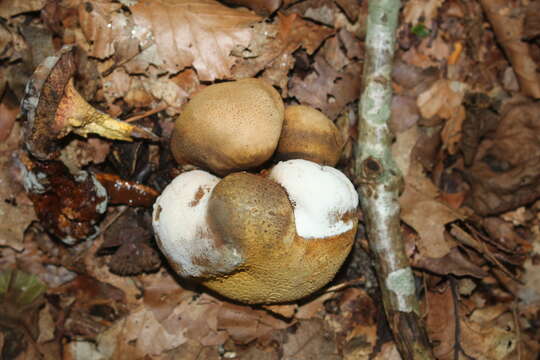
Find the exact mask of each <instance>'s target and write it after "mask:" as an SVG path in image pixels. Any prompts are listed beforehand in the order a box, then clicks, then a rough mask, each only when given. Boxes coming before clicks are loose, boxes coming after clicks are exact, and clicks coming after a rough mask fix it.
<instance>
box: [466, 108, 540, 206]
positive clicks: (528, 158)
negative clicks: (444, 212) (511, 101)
mask: <svg viewBox="0 0 540 360" xmlns="http://www.w3.org/2000/svg"><path fill="white" fill-rule="evenodd" d="M539 114H540V105H539V104H538V103H532V102H525V103H518V104H515V105H509V106H508V107H507V108H506V109H505V110H504V112H503V114H502V117H501V120H500V123H499V126H498V127H497V130H496V132H495V135H494V136H493V139H486V140H484V142H483V143H482V144H481V145H480V148H479V150H478V152H477V154H476V159H475V160H474V162H473V165H472V166H471V168H470V169H468V170H467V175H468V177H469V181H470V183H471V186H472V193H471V196H470V202H471V205H472V206H473V207H474V209H475V211H476V212H477V213H479V214H481V215H488V214H497V213H501V212H504V211H508V210H512V209H515V208H517V207H519V206H521V205H524V204H527V203H529V202H531V201H533V200H535V199H536V198H538V196H540V161H538V159H539V158H540V145H539V143H538V141H537V134H538V132H539V131H540V116H539Z"/></svg>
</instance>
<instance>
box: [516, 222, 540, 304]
mask: <svg viewBox="0 0 540 360" xmlns="http://www.w3.org/2000/svg"><path fill="white" fill-rule="evenodd" d="M533 233H534V241H533V251H534V253H535V254H540V228H538V227H537V226H535V227H534V228H533ZM537 257H538V255H536V256H533V257H530V258H528V259H527V261H525V264H524V267H525V274H524V276H523V279H522V280H523V285H521V286H520V287H519V290H518V296H519V299H520V301H521V303H522V304H523V305H525V306H528V305H535V306H539V305H540V263H538V259H537Z"/></svg>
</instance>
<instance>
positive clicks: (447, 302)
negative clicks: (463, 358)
mask: <svg viewBox="0 0 540 360" xmlns="http://www.w3.org/2000/svg"><path fill="white" fill-rule="evenodd" d="M438 290H439V291H428V292H427V293H426V315H427V316H426V317H427V319H426V327H427V330H428V334H429V338H430V340H431V341H432V342H433V343H434V344H435V346H434V347H433V352H434V355H435V356H436V357H437V359H447V360H450V359H452V358H453V355H454V346H456V336H455V335H456V323H457V321H456V320H457V319H458V318H459V315H458V314H456V313H455V310H454V299H453V298H452V289H451V288H450V285H449V283H446V286H445V287H444V289H438Z"/></svg>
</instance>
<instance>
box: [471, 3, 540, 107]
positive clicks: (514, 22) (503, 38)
mask: <svg viewBox="0 0 540 360" xmlns="http://www.w3.org/2000/svg"><path fill="white" fill-rule="evenodd" d="M480 4H482V7H483V8H484V11H485V13H486V16H487V18H488V19H489V21H490V22H491V25H492V26H493V29H494V31H495V35H496V36H497V40H498V41H499V43H500V44H501V46H502V47H503V49H504V51H505V53H506V55H507V56H508V58H509V59H510V62H511V63H512V67H513V69H514V72H515V74H516V76H517V78H518V81H519V85H520V87H521V89H522V91H523V92H524V93H525V94H527V95H529V96H532V97H533V98H536V99H538V98H540V75H539V74H538V64H537V63H535V61H534V59H533V57H532V54H531V50H530V48H529V45H528V44H527V43H525V42H524V41H523V40H522V38H523V37H524V28H523V24H524V17H525V16H524V15H525V11H523V10H525V9H522V8H521V6H522V5H521V2H515V1H513V2H512V1H505V0H481V1H480Z"/></svg>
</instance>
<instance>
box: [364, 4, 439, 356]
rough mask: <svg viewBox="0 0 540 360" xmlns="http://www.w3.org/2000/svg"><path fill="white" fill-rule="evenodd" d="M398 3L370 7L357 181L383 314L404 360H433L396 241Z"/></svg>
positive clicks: (408, 269)
mask: <svg viewBox="0 0 540 360" xmlns="http://www.w3.org/2000/svg"><path fill="white" fill-rule="evenodd" d="M399 8H400V1H399V0H380V1H370V2H369V15H368V22H367V34H366V54H367V56H366V62H365V63H364V72H363V87H362V93H361V100H360V104H359V109H358V111H359V119H360V120H359V124H358V126H359V129H358V130H359V131H358V133H359V136H358V146H357V150H356V151H357V152H356V180H357V181H358V183H359V185H360V186H359V189H358V191H359V194H360V201H361V205H362V209H363V213H364V218H365V221H366V227H367V233H368V238H369V243H370V247H371V251H372V253H373V255H374V256H375V266H376V270H377V276H378V278H379V285H380V288H381V293H382V298H383V303H384V309H385V313H386V316H387V319H388V323H389V324H390V327H391V330H392V333H393V334H394V339H395V342H396V345H397V347H398V350H399V352H400V354H401V357H402V358H403V359H432V358H433V356H432V353H431V349H430V346H429V343H428V340H427V336H426V332H425V329H424V327H423V325H422V321H421V319H420V316H419V306H418V300H417V298H416V296H415V284H414V277H413V273H412V270H411V267H410V264H409V259H408V257H407V255H406V254H405V249H404V246H403V242H402V239H401V232H400V220H399V211H400V208H399V202H398V197H399V193H400V189H401V188H402V181H403V180H402V176H401V174H400V171H399V169H398V168H397V166H396V164H395V162H394V160H393V158H392V154H391V151H390V146H391V141H392V136H391V134H390V130H389V127H388V121H389V119H390V103H391V99H392V87H391V85H392V81H391V71H392V60H393V55H394V44H395V30H396V26H397V21H398V12H399Z"/></svg>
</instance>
